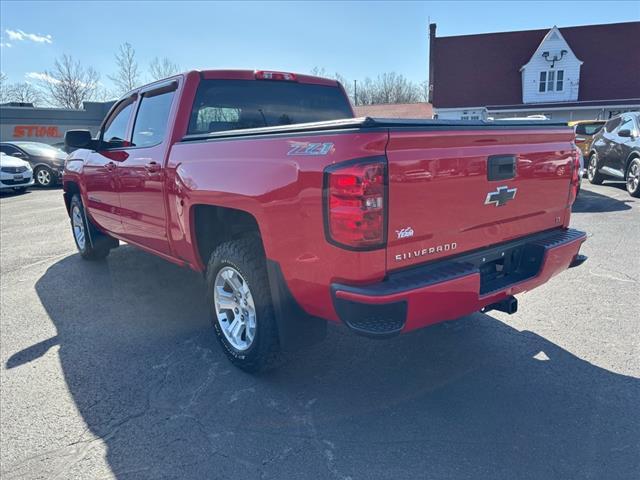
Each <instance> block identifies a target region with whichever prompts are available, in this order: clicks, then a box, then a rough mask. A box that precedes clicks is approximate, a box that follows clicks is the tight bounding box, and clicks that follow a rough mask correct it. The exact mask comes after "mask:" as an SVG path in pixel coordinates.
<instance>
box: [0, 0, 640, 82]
mask: <svg viewBox="0 0 640 480" xmlns="http://www.w3.org/2000/svg"><path fill="white" fill-rule="evenodd" d="M429 18H430V19H431V21H432V22H436V23H437V24H438V35H439V36H446V35H463V34H473V33H485V32H494V31H509V30H525V29H537V28H549V27H551V26H553V25H554V24H556V25H558V26H559V27H563V26H573V25H584V24H594V23H615V22H624V21H632V20H638V19H640V2H638V1H635V2H616V1H609V2H603V1H597V2H589V1H575V2H574V1H569V2H561V1H555V2H516V1H511V2H507V1H505V2H365V1H360V2H338V1H334V2H272V3H270V2H260V3H253V2H240V1H238V2H233V3H225V2H221V3H216V2H153V1H146V2H116V1H111V2H98V1H82V2H80V1H78V2H56V1H46V2H27V1H11V0H2V2H0V26H1V30H2V40H1V43H2V44H3V46H2V48H1V50H0V53H1V55H2V57H1V62H0V66H1V69H2V71H3V72H4V73H5V74H7V75H8V77H9V81H11V82H16V81H24V80H25V79H27V78H28V77H26V76H27V75H29V73H30V72H42V71H43V70H45V69H50V68H51V65H52V63H53V59H54V58H55V57H57V56H60V55H62V54H63V53H68V54H71V55H72V56H73V57H75V58H77V59H79V60H81V61H82V62H83V63H84V64H86V65H91V66H93V67H94V68H95V69H96V70H97V71H98V72H99V73H100V74H101V76H102V82H103V83H104V84H105V85H106V86H107V87H109V86H110V81H109V80H108V78H107V74H109V73H113V70H114V68H115V67H114V58H113V56H114V53H115V52H116V50H117V48H118V45H119V44H121V43H123V42H125V41H126V42H129V43H131V44H132V45H133V46H134V48H135V49H136V51H137V56H138V59H139V61H140V64H141V66H142V67H144V68H146V67H147V66H148V63H149V62H150V61H151V59H152V58H153V57H155V56H160V57H163V56H167V57H169V58H170V59H171V60H173V61H174V62H176V63H178V64H179V65H180V66H181V67H182V69H183V70H187V69H191V68H223V67H238V68H249V69H254V68H256V69H273V70H285V71H294V72H308V71H309V70H311V69H312V68H313V67H315V66H318V67H324V68H325V69H326V70H327V71H328V72H339V73H341V74H343V75H344V76H345V77H346V78H347V79H354V78H355V79H362V78H364V77H366V76H370V77H375V76H376V75H377V74H378V73H381V72H385V71H396V72H398V73H401V74H403V75H405V76H406V77H408V78H409V79H411V80H413V81H416V82H420V81H423V80H425V79H426V77H427V54H428V39H427V25H428V22H429ZM9 31H10V32H9ZM7 43H8V44H10V45H11V46H10V47H9V46H7V45H6V44H7Z"/></svg>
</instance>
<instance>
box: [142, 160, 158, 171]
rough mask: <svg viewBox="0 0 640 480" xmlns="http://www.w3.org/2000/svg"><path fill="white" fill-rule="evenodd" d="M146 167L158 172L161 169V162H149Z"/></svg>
mask: <svg viewBox="0 0 640 480" xmlns="http://www.w3.org/2000/svg"><path fill="white" fill-rule="evenodd" d="M144 168H146V169H147V172H149V173H158V172H159V171H160V164H159V163H158V162H149V163H147V164H146V165H145V166H144Z"/></svg>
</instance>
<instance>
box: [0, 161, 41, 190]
mask: <svg viewBox="0 0 640 480" xmlns="http://www.w3.org/2000/svg"><path fill="white" fill-rule="evenodd" d="M31 185H33V170H32V169H31V165H29V162H25V161H24V160H20V159H19V158H16V157H11V156H9V155H6V154H4V153H2V152H0V190H9V189H13V190H15V191H18V192H24V191H25V190H26V189H27V188H28V187H30V186H31Z"/></svg>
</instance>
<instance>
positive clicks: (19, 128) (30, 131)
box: [13, 125, 62, 138]
mask: <svg viewBox="0 0 640 480" xmlns="http://www.w3.org/2000/svg"><path fill="white" fill-rule="evenodd" d="M61 136H62V134H61V133H60V130H58V127H56V126H52V125H16V126H15V127H13V137H14V138H22V137H61Z"/></svg>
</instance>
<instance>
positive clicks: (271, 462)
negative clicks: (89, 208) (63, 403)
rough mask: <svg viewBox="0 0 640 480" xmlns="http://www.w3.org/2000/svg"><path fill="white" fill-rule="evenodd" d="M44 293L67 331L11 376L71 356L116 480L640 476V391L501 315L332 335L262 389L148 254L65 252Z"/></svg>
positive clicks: (67, 365)
mask: <svg viewBox="0 0 640 480" xmlns="http://www.w3.org/2000/svg"><path fill="white" fill-rule="evenodd" d="M36 290H37V293H38V295H39V298H40V300H41V302H42V304H43V305H44V307H45V308H46V311H47V313H48V314H49V317H50V318H51V320H52V321H53V322H54V324H55V326H56V328H57V336H56V337H53V338H51V339H49V340H47V341H45V342H41V343H40V344H37V345H34V346H32V347H29V348H27V349H25V350H23V351H22V352H17V353H15V354H14V355H13V356H12V357H11V358H10V359H9V360H8V362H7V368H24V367H25V366H26V365H28V364H29V362H34V361H38V358H39V357H40V356H41V355H42V354H43V353H44V352H46V351H47V349H48V348H50V347H51V346H53V345H56V344H58V345H59V357H60V362H61V365H62V369H63V372H64V375H65V380H66V383H67V386H68V388H69V391H70V392H71V394H72V396H73V399H74V401H75V404H76V406H77V409H78V411H79V412H80V414H81V415H82V417H83V419H84V421H85V422H86V424H87V426H88V429H89V432H90V433H89V432H87V434H86V435H85V437H83V438H78V439H77V441H78V442H82V441H83V440H86V439H91V438H93V437H92V435H93V436H96V437H99V438H100V439H101V440H102V442H104V444H105V446H106V459H107V461H108V463H109V466H110V468H111V470H112V472H113V474H114V475H115V476H116V477H117V478H123V479H124V478H127V479H129V478H160V477H161V478H214V477H215V478H288V477H294V478H336V477H337V478H353V479H356V478H363V479H373V478H393V479H398V478H425V476H426V477H429V478H494V479H502V478H504V479H509V480H511V479H513V478H532V479H533V478H535V479H539V478H585V477H589V478H633V477H635V478H637V476H638V474H639V473H640V455H639V454H638V453H639V435H638V432H639V431H640V416H639V415H638V405H640V382H639V381H638V380H637V379H635V378H633V377H628V376H624V375H620V374H617V373H614V372H611V371H608V370H606V369H604V368H601V367H598V366H596V365H592V364H590V363H588V362H586V361H584V360H581V359H580V358H578V357H576V356H574V355H572V354H571V353H570V352H568V351H566V350H564V349H562V348H561V347H559V346H558V345H555V344H554V343H552V342H550V341H548V340H546V339H544V338H542V337H540V336H538V335H536V334H535V333H532V332H528V331H518V330H516V329H514V328H512V327H510V326H508V325H506V324H504V323H503V322H501V321H498V320H496V319H494V318H492V317H491V316H488V315H483V314H475V315H472V316H470V317H467V318H464V319H461V320H458V321H455V322H449V323H446V324H442V325H439V326H436V327H433V328H430V329H426V330H423V331H420V332H416V333H414V334H411V335H406V336H404V337H399V338H397V339H394V340H390V341H382V342H379V341H372V340H369V339H365V338H360V337H356V336H353V335H351V334H349V333H348V332H346V331H344V330H343V329H340V328H331V329H330V331H329V338H328V339H327V340H326V341H325V342H324V343H323V344H321V345H318V346H315V347H313V348H311V349H308V350H307V351H304V352H301V353H299V354H296V355H294V356H292V358H290V360H289V362H288V363H287V364H286V365H284V366H283V367H282V368H280V369H279V370H277V371H275V372H273V373H270V374H265V375H262V376H258V377H254V376H250V375H246V374H244V373H242V372H240V371H238V370H236V369H235V368H233V367H231V366H230V365H229V363H228V362H227V360H226V358H225V357H224V355H223V354H222V352H221V350H220V349H219V348H218V345H217V344H216V343H215V339H214V338H213V334H212V331H211V329H210V327H209V323H208V319H207V311H206V306H205V302H204V293H203V292H204V288H203V283H202V280H201V278H200V276H199V275H198V274H195V273H193V272H189V271H186V270H182V269H180V268H178V267H175V266H173V265H170V264H168V263H165V262H163V261H162V260H160V259H157V258H155V257H153V256H151V255H148V254H146V253H143V252H140V251H137V250H135V249H133V248H130V247H127V246H124V247H121V248H119V249H117V250H115V251H114V252H112V255H111V257H110V258H109V259H108V260H107V261H106V262H103V263H93V264H92V263H88V262H83V261H82V260H81V259H80V258H79V257H78V256H77V255H73V256H69V257H66V258H64V259H62V260H60V261H58V262H57V263H55V264H54V265H52V266H51V267H50V268H49V269H48V270H47V271H46V273H45V274H44V275H43V276H42V277H41V278H40V279H39V281H38V282H37V285H36ZM27 368H28V367H27ZM78 445H85V446H83V447H82V448H83V450H81V451H80V452H79V453H76V455H75V457H74V458H76V459H77V461H79V459H82V458H83V457H86V456H90V455H92V450H91V448H92V445H93V446H94V447H95V443H93V444H92V443H90V442H86V443H76V442H74V448H78V447H77V446H78ZM97 455H102V453H101V452H98V453H97Z"/></svg>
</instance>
